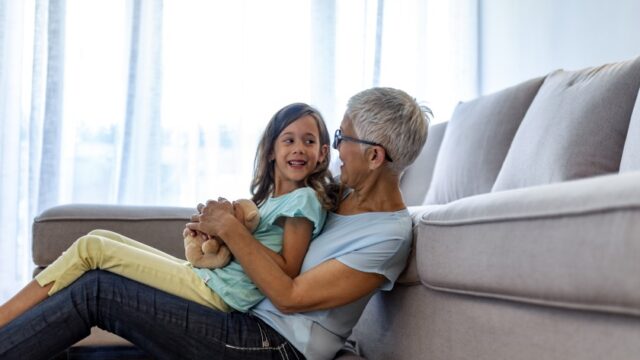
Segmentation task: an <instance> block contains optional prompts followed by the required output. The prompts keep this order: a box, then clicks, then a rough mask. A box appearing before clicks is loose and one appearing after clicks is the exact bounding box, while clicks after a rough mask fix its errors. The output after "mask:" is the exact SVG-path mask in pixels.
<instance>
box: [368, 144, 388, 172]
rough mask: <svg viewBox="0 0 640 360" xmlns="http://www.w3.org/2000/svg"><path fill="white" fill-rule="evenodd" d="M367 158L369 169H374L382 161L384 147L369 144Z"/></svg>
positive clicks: (380, 164)
mask: <svg viewBox="0 0 640 360" xmlns="http://www.w3.org/2000/svg"><path fill="white" fill-rule="evenodd" d="M368 150H369V152H368V155H367V160H368V161H369V169H370V170H375V169H377V168H379V167H380V166H382V164H383V163H384V154H385V153H384V151H385V150H384V149H382V148H381V147H380V146H371V147H370V148H369V149H368Z"/></svg>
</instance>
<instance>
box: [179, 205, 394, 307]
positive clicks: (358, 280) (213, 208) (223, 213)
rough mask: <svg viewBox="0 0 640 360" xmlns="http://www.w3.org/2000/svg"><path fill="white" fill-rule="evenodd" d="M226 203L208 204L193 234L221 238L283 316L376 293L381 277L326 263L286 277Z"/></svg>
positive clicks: (382, 277) (339, 303) (382, 279)
mask: <svg viewBox="0 0 640 360" xmlns="http://www.w3.org/2000/svg"><path fill="white" fill-rule="evenodd" d="M228 206H230V204H228V202H226V201H223V202H215V201H211V202H208V203H207V207H206V208H205V209H203V212H202V214H201V215H200V216H199V217H198V222H193V223H189V224H187V226H188V227H189V228H190V229H192V230H199V231H203V232H206V233H209V234H212V235H217V236H219V237H221V238H222V239H223V240H224V241H225V243H226V244H227V246H228V247H229V249H230V250H231V252H232V253H233V254H234V256H235V257H236V259H237V260H238V261H239V262H240V264H241V265H242V267H243V268H244V270H245V272H246V273H247V274H248V275H249V277H250V278H251V280H253V281H254V283H255V284H256V285H257V286H258V288H259V289H260V290H261V291H262V292H263V293H264V294H265V295H266V296H267V297H268V298H269V299H270V300H271V302H272V303H273V304H274V305H275V306H276V307H277V308H278V309H279V310H280V311H282V312H285V313H288V312H301V311H311V310H319V309H326V308H331V307H336V306H340V305H344V304H347V303H350V302H352V301H355V300H357V299H359V298H361V297H362V296H365V295H367V294H369V293H371V292H372V291H375V290H376V289H377V288H378V287H379V286H380V285H382V283H383V282H384V280H385V278H384V276H382V275H380V274H375V273H366V272H362V271H358V270H355V269H352V268H350V267H348V266H346V265H344V264H342V263H341V262H339V261H337V260H328V261H326V262H324V263H322V264H320V265H318V266H316V267H315V268H313V269H311V270H309V271H307V272H305V273H303V274H301V275H299V276H297V277H295V278H293V279H292V278H291V277H289V276H288V275H287V274H286V273H285V272H284V270H282V269H281V268H280V266H279V265H278V263H277V262H276V261H275V260H274V259H273V258H272V257H271V256H270V255H269V254H268V253H267V252H265V251H264V250H263V248H264V246H263V245H262V244H260V243H259V242H257V241H255V239H254V238H253V236H252V235H251V233H249V231H248V230H247V229H246V228H245V227H244V226H242V224H241V223H240V222H239V221H238V220H236V219H235V217H234V216H232V215H231V214H229V212H228Z"/></svg>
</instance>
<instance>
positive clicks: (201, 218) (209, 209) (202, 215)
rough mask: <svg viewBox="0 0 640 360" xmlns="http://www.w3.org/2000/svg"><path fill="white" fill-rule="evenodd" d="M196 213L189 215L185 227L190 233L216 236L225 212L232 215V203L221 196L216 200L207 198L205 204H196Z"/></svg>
mask: <svg viewBox="0 0 640 360" xmlns="http://www.w3.org/2000/svg"><path fill="white" fill-rule="evenodd" d="M197 210H198V213H197V214H194V215H192V216H191V219H190V221H191V222H189V223H187V229H189V230H191V235H192V236H196V235H197V234H198V233H200V234H206V235H207V236H217V235H218V233H219V231H220V229H221V226H222V222H223V221H224V220H225V216H224V215H225V214H230V215H231V216H233V214H234V210H233V204H232V203H231V202H230V201H229V200H227V199H225V198H223V197H219V198H218V200H207V202H206V203H205V204H202V203H200V204H198V206H197ZM185 231H186V230H185Z"/></svg>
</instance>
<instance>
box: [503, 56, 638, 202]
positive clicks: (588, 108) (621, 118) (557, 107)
mask: <svg viewBox="0 0 640 360" xmlns="http://www.w3.org/2000/svg"><path fill="white" fill-rule="evenodd" d="M639 86H640V58H637V59H635V60H630V61H625V62H621V63H616V64H608V65H603V66H600V67H595V68H588V69H583V70H579V71H562V70H558V71H556V72H554V73H552V74H550V75H548V76H547V77H546V79H545V80H544V83H543V84H542V86H541V87H540V90H539V91H538V94H537V95H536V97H535V99H533V102H532V103H531V106H530V107H529V110H528V111H527V114H526V116H525V117H524V119H523V120H522V123H521V124H520V128H519V129H518V131H517V132H516V135H515V137H514V138H513V142H512V143H511V148H510V149H509V152H508V153H507V156H506V158H505V160H504V164H503V166H502V169H501V170H500V174H499V175H498V177H497V179H496V183H495V185H494V186H493V191H498V190H507V189H515V188H521V187H526V186H531V185H540V184H549V183H553V182H560V181H565V180H571V179H578V178H584V177H589V176H595V175H600V174H604V173H612V172H617V171H618V168H619V166H620V158H621V156H622V149H623V147H624V142H625V138H626V135H627V129H628V127H629V119H630V118H631V112H632V109H633V106H634V103H635V100H636V95H637V94H638V87H639Z"/></svg>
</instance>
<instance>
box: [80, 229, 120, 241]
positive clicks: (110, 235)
mask: <svg viewBox="0 0 640 360" xmlns="http://www.w3.org/2000/svg"><path fill="white" fill-rule="evenodd" d="M87 235H93V236H102V237H105V238H107V239H111V240H116V241H118V240H119V239H120V234H118V233H115V232H113V231H109V230H103V229H95V230H91V231H89V233H88V234H87Z"/></svg>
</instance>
